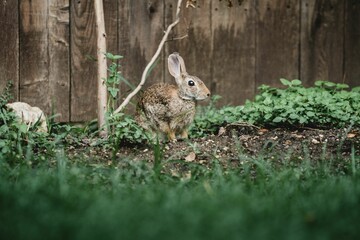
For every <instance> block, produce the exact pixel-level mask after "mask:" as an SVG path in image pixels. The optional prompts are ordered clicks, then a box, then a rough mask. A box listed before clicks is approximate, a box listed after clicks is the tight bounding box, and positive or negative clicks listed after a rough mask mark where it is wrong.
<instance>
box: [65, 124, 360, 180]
mask: <svg viewBox="0 0 360 240" xmlns="http://www.w3.org/2000/svg"><path fill="white" fill-rule="evenodd" d="M90 146H91V143H87V142H86V143H84V144H83V147H80V149H79V148H77V147H76V149H75V148H73V149H72V150H70V152H73V153H74V154H75V155H77V154H81V153H85V149H87V150H86V154H87V155H88V156H89V157H91V158H93V159H96V160H97V161H101V162H103V161H106V162H108V163H109V164H112V163H113V161H121V159H125V158H127V159H132V160H133V161H146V162H148V163H150V164H152V163H153V162H154V156H155V155H156V154H154V152H155V151H154V145H151V144H143V145H126V144H123V145H122V146H120V147H119V150H118V151H117V152H115V153H114V152H111V151H109V150H106V149H104V148H100V147H90ZM159 148H160V151H159V153H160V154H161V156H160V158H161V159H163V161H167V163H169V164H167V168H166V169H167V170H168V171H170V172H172V173H174V172H175V173H177V172H179V171H181V168H183V166H184V163H189V164H196V165H199V166H205V167H209V166H210V165H211V164H213V162H214V161H217V162H219V163H220V164H221V165H222V166H224V167H228V166H230V165H231V166H233V165H236V166H237V165H241V164H243V163H244V162H246V161H251V159H257V158H259V157H263V158H266V159H270V160H271V159H273V160H274V161H280V162H282V163H281V164H284V161H285V162H287V163H289V162H300V161H305V160H310V161H311V162H316V161H331V160H337V164H339V160H340V161H342V162H340V164H348V163H349V161H350V159H351V154H355V155H356V156H359V155H360V129H358V128H351V129H350V128H344V129H327V130H324V129H311V128H303V129H286V128H275V129H265V128H259V127H256V126H251V125H246V124H231V125H228V126H226V127H225V128H221V129H220V130H219V133H218V134H217V135H211V136H207V137H203V138H198V139H188V140H182V141H177V142H168V143H164V144H161V145H160V146H159ZM81 149H82V150H81ZM89 149H90V150H89ZM346 159H347V160H346ZM346 161H347V162H346ZM185 165H186V164H185Z"/></svg>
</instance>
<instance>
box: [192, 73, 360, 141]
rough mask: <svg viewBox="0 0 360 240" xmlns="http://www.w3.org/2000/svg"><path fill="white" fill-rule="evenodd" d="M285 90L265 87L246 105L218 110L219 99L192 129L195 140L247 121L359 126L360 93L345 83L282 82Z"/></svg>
mask: <svg viewBox="0 0 360 240" xmlns="http://www.w3.org/2000/svg"><path fill="white" fill-rule="evenodd" d="M281 82H282V84H283V85H284V86H285V87H286V88H284V89H280V88H273V87H269V86H266V85H262V86H260V87H259V90H260V93H259V94H258V95H256V96H255V99H254V100H253V101H250V100H247V101H246V103H245V104H244V105H243V106H225V107H222V108H220V109H217V108H216V107H215V104H214V102H216V101H217V100H218V99H219V97H218V96H215V97H213V98H212V103H211V104H210V105H209V106H207V107H202V108H200V109H199V111H198V114H197V115H196V117H195V120H194V124H193V125H192V126H191V129H190V133H191V136H193V137H201V136H204V135H208V134H214V133H217V131H218V130H219V128H220V127H221V126H224V125H226V124H227V123H233V122H247V123H250V124H256V125H260V126H266V127H292V128H296V127H319V128H332V127H334V128H336V127H345V126H349V125H354V126H359V125H360V111H359V109H360V91H359V88H353V89H352V90H351V91H347V90H346V89H347V88H348V86H347V85H346V84H336V83H332V82H327V81H317V82H315V86H314V87H310V88H305V87H304V86H302V83H301V81H300V80H292V81H289V80H286V79H281Z"/></svg>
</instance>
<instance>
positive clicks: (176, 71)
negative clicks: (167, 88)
mask: <svg viewBox="0 0 360 240" xmlns="http://www.w3.org/2000/svg"><path fill="white" fill-rule="evenodd" d="M168 67H169V72H170V74H171V75H172V76H173V77H174V78H175V79H177V78H180V77H181V74H186V68H185V63H184V59H183V58H182V57H181V56H180V55H179V54H178V53H177V52H175V53H172V54H170V56H169V58H168Z"/></svg>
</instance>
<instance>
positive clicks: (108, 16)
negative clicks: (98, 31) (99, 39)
mask: <svg viewBox="0 0 360 240" xmlns="http://www.w3.org/2000/svg"><path fill="white" fill-rule="evenodd" d="M103 5H104V17H105V30H106V47H107V52H110V53H113V54H119V44H118V36H119V33H118V31H119V26H118V12H119V0H104V3H103Z"/></svg>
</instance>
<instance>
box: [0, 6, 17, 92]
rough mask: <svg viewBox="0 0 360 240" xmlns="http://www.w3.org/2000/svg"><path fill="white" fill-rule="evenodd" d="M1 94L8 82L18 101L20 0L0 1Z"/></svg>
mask: <svg viewBox="0 0 360 240" xmlns="http://www.w3.org/2000/svg"><path fill="white" fill-rule="evenodd" d="M0 4H1V6H0V29H2V31H3V33H2V34H0V43H1V44H2V47H1V48H0V63H1V64H0V73H1V74H0V93H1V92H3V90H4V87H5V86H6V84H7V82H9V81H11V82H12V83H13V95H14V98H15V99H18V90H19V89H18V88H19V21H18V19H19V16H18V14H19V11H18V10H19V8H18V4H19V2H18V0H12V1H5V0H2V1H0Z"/></svg>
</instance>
